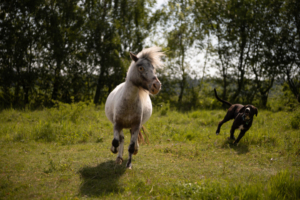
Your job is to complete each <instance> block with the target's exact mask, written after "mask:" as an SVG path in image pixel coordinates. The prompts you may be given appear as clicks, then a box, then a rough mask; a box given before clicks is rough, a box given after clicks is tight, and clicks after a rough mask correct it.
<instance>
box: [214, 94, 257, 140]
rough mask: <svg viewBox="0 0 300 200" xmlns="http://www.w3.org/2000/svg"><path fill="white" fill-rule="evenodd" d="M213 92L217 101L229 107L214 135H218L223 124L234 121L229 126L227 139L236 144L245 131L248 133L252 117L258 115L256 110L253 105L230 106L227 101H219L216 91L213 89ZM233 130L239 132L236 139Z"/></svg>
mask: <svg viewBox="0 0 300 200" xmlns="http://www.w3.org/2000/svg"><path fill="white" fill-rule="evenodd" d="M214 91H215V95H216V98H217V99H218V100H219V101H221V102H222V103H224V104H227V105H229V106H230V107H229V109H228V111H227V114H226V115H225V117H224V119H223V120H222V121H220V122H219V125H218V129H217V131H216V134H217V135H219V133H220V128H221V126H222V125H223V124H224V123H225V122H227V121H229V120H231V119H234V121H233V124H232V126H231V130H230V137H229V139H232V140H234V144H237V143H238V142H239V141H240V139H241V138H242V137H243V136H244V135H245V133H246V131H248V130H249V129H250V127H251V126H252V122H253V116H254V115H256V116H257V114H258V111H257V108H256V107H254V106H253V105H246V106H244V105H241V104H231V103H229V102H227V101H224V100H222V99H220V98H219V97H218V95H217V91H216V89H214ZM235 129H240V130H241V132H240V134H239V136H238V138H237V139H235V137H234V131H235Z"/></svg>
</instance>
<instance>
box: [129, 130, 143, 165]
mask: <svg viewBox="0 0 300 200" xmlns="http://www.w3.org/2000/svg"><path fill="white" fill-rule="evenodd" d="M139 131H140V125H138V126H135V127H133V128H132V129H131V131H130V132H131V140H130V144H129V148H128V152H129V158H128V162H127V164H126V167H127V168H129V169H131V160H132V154H137V146H136V145H137V140H138V135H139Z"/></svg>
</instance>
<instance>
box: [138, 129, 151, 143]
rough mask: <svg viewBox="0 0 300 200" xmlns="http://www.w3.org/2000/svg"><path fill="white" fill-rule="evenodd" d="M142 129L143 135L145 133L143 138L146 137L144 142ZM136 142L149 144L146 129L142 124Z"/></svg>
mask: <svg viewBox="0 0 300 200" xmlns="http://www.w3.org/2000/svg"><path fill="white" fill-rule="evenodd" d="M142 130H143V132H144V135H145V138H146V142H145V139H144V136H143V134H142ZM138 142H139V143H143V144H145V143H147V144H149V139H148V131H147V129H146V128H145V127H144V126H142V128H141V130H140V132H139V135H138Z"/></svg>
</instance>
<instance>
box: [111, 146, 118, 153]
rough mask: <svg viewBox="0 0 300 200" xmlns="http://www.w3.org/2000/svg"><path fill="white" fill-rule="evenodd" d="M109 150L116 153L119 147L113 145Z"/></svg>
mask: <svg viewBox="0 0 300 200" xmlns="http://www.w3.org/2000/svg"><path fill="white" fill-rule="evenodd" d="M110 150H111V152H113V153H118V151H119V147H117V148H116V147H114V146H111V148H110Z"/></svg>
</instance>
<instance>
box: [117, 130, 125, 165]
mask: <svg viewBox="0 0 300 200" xmlns="http://www.w3.org/2000/svg"><path fill="white" fill-rule="evenodd" d="M119 141H120V146H119V154H118V157H117V159H116V163H117V164H120V165H121V164H122V162H123V152H124V133H123V131H122V130H121V131H120V139H119Z"/></svg>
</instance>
